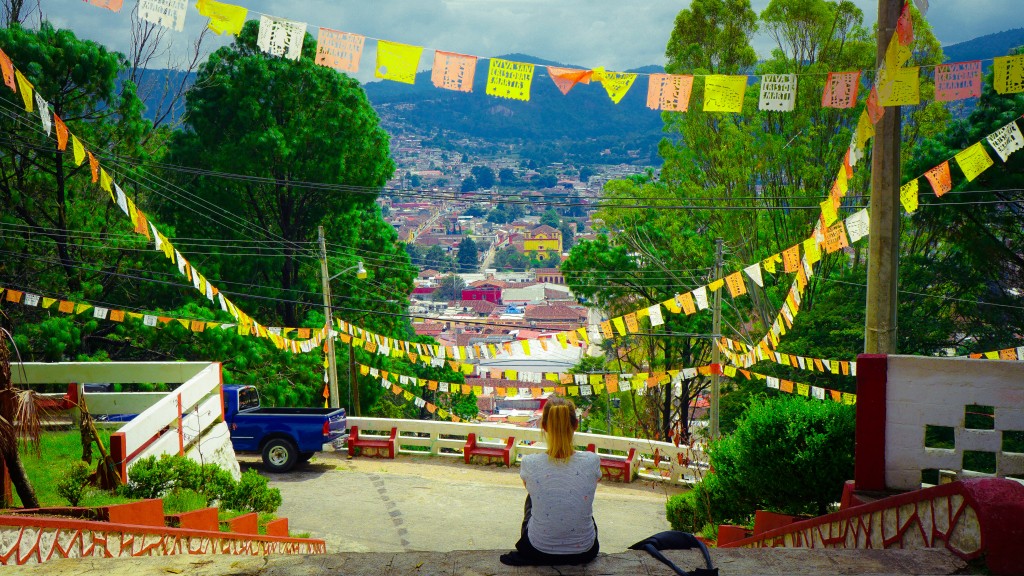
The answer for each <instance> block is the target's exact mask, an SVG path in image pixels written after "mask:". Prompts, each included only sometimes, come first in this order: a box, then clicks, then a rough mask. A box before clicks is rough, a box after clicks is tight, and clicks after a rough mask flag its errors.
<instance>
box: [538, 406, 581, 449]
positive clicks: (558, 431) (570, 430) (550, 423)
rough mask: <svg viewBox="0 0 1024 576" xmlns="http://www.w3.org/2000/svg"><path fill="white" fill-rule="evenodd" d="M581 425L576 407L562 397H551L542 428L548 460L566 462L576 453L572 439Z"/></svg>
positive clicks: (543, 416)
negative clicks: (565, 460) (546, 445)
mask: <svg viewBox="0 0 1024 576" xmlns="http://www.w3.org/2000/svg"><path fill="white" fill-rule="evenodd" d="M578 425H579V419H578V418H577V417H576V405H575V404H573V403H572V401H571V400H567V399H565V398H562V397H561V396H551V397H550V398H548V401H547V402H545V403H544V411H543V412H542V413H541V416H540V427H541V430H543V431H544V436H545V437H546V439H547V444H548V458H552V459H556V460H564V459H566V458H569V457H570V456H572V454H573V452H575V451H576V450H575V448H573V444H572V437H573V434H575V432H576V427H577V426H578Z"/></svg>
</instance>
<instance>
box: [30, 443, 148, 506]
mask: <svg viewBox="0 0 1024 576" xmlns="http://www.w3.org/2000/svg"><path fill="white" fill-rule="evenodd" d="M99 433H100V438H101V440H102V442H103V443H104V444H105V445H107V444H109V441H110V432H109V431H108V430H106V429H104V428H100V429H99ZM39 444H40V449H39V452H36V450H35V449H34V448H31V447H27V446H22V447H21V449H20V450H19V452H20V454H21V461H22V463H23V464H24V466H25V472H26V473H27V475H28V478H29V481H30V483H31V484H32V486H33V487H34V488H35V491H36V496H37V498H38V500H39V505H40V506H64V505H66V503H67V499H65V498H64V497H62V496H61V495H60V494H58V493H57V484H58V483H59V482H60V481H61V479H62V478H63V476H64V472H65V470H66V469H67V467H68V466H70V465H71V464H72V463H73V462H81V456H82V443H81V436H80V435H79V433H78V431H77V430H75V431H69V432H44V433H43V434H42V436H41V437H40V439H39ZM93 454H94V455H95V456H98V454H97V453H96V451H93ZM92 465H93V466H95V465H96V464H95V461H94V463H93V464H92ZM128 501H129V499H128V498H125V497H123V496H118V495H116V494H109V493H107V492H105V491H103V490H87V491H86V492H85V494H84V495H83V497H82V500H81V501H80V502H79V505H81V506H106V505H111V504H123V503H125V502H128ZM20 504H21V501H20V499H19V498H17V494H15V502H14V505H20Z"/></svg>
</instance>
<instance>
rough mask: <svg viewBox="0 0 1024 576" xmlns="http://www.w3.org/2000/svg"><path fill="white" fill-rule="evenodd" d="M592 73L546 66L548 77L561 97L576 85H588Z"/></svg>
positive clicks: (591, 71)
mask: <svg viewBox="0 0 1024 576" xmlns="http://www.w3.org/2000/svg"><path fill="white" fill-rule="evenodd" d="M593 73H594V71H593V70H580V69H577V68H559V67H558V66H548V76H550V77H551V81H552V82H554V83H555V86H557V87H558V91H559V92H561V93H562V94H563V95H565V94H568V93H569V90H572V89H573V87H574V86H576V85H577V84H590V77H591V75H593Z"/></svg>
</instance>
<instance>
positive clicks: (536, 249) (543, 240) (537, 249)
mask: <svg viewBox="0 0 1024 576" xmlns="http://www.w3.org/2000/svg"><path fill="white" fill-rule="evenodd" d="M523 252H525V253H526V255H527V256H536V257H538V258H541V259H544V258H546V257H547V255H546V254H544V253H546V252H555V253H556V254H561V253H562V233H561V232H559V231H558V230H557V229H555V228H552V227H551V226H548V225H546V224H545V225H543V226H538V227H536V228H534V229H533V230H531V231H530V232H529V233H528V235H527V237H526V240H524V241H523Z"/></svg>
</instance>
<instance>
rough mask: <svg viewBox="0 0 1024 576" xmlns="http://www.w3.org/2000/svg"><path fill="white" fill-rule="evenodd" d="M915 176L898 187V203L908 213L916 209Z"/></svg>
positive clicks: (916, 186) (916, 185) (916, 188)
mask: <svg viewBox="0 0 1024 576" xmlns="http://www.w3.org/2000/svg"><path fill="white" fill-rule="evenodd" d="M917 190H918V184H917V178H914V179H913V180H911V181H910V182H907V183H906V184H904V185H903V186H901V187H900V204H903V209H904V210H906V211H907V212H908V213H910V212H913V211H915V210H917Z"/></svg>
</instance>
